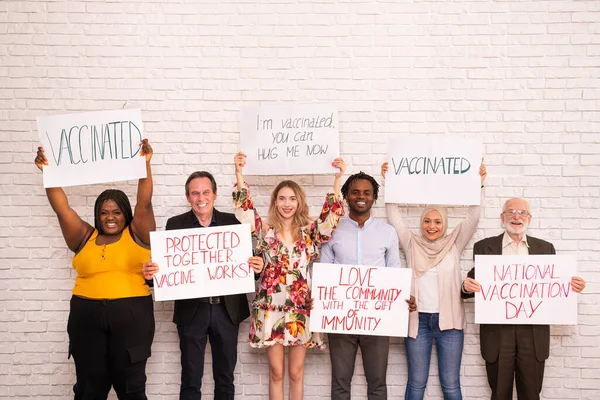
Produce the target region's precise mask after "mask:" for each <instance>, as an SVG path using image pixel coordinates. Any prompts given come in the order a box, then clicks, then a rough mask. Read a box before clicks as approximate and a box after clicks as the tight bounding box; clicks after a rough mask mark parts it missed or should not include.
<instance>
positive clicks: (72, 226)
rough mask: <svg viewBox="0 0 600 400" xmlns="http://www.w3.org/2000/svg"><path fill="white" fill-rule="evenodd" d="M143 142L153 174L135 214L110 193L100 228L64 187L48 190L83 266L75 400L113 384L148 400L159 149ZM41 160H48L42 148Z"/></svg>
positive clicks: (73, 344) (76, 303)
mask: <svg viewBox="0 0 600 400" xmlns="http://www.w3.org/2000/svg"><path fill="white" fill-rule="evenodd" d="M140 145H141V146H142V149H141V151H140V156H142V157H145V158H146V173H147V176H146V178H143V179H140V180H139V182H138V189H137V203H136V205H135V212H132V209H131V205H130V203H129V199H128V198H127V195H126V194H125V193H123V192H122V191H120V190H115V189H109V190H105V191H104V192H102V193H101V194H100V196H98V198H97V199H96V203H95V205H94V226H91V225H90V224H88V223H87V222H85V221H83V220H82V219H81V218H80V217H79V215H78V214H77V213H76V212H75V210H73V209H72V208H71V207H70V206H69V202H68V200H67V196H66V194H65V192H64V190H63V189H62V188H60V187H55V188H47V189H46V195H47V196H48V201H49V202H50V205H51V206H52V209H53V210H54V212H55V213H56V215H57V217H58V222H59V224H60V228H61V230H62V233H63V236H64V238H65V241H66V243H67V246H68V247H69V249H70V250H71V251H73V253H75V256H74V257H73V268H74V269H75V270H76V271H77V277H76V278H75V287H74V288H73V296H72V297H71V307H70V312H69V321H68V323H67V332H68V334H69V354H70V355H72V356H73V360H74V361H75V373H76V375H77V381H76V383H75V385H74V386H73V391H74V392H75V399H76V400H78V399H106V398H107V396H108V392H109V391H110V389H111V387H113V388H114V389H115V392H116V393H117V397H118V398H119V399H120V400H145V399H146V398H147V397H146V362H147V360H148V357H150V347H151V346H152V339H153V338H154V312H153V302H152V296H151V295H150V288H149V287H148V285H147V284H146V281H145V280H144V277H143V275H142V265H143V264H144V263H145V262H147V261H149V260H150V250H149V248H150V231H153V230H155V229H156V223H155V221H154V211H153V209H152V202H151V200H152V190H153V187H152V171H151V169H150V159H151V158H152V147H150V144H149V143H148V140H147V139H144V140H143V141H142V142H141V143H140ZM35 165H36V166H37V167H38V168H39V169H40V170H43V168H44V165H48V161H47V159H46V156H45V155H44V149H43V148H41V147H39V148H38V152H37V157H36V158H35Z"/></svg>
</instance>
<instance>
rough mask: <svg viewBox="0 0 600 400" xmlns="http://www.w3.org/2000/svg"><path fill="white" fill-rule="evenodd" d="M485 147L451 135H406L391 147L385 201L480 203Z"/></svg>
mask: <svg viewBox="0 0 600 400" xmlns="http://www.w3.org/2000/svg"><path fill="white" fill-rule="evenodd" d="M482 153H483V144H482V143H481V141H479V140H478V139H468V138H464V137H455V136H449V135H403V136H398V137H394V138H393V139H392V140H391V141H390V143H389V147H388V157H387V161H388V167H389V169H388V172H387V174H386V176H385V202H386V203H402V204H447V205H476V204H480V201H481V200H480V198H481V189H480V188H481V177H480V176H479V167H480V166H481V157H482Z"/></svg>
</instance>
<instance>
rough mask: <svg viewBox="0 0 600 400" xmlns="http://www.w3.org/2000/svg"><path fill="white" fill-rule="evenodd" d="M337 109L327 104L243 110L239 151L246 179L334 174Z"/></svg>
mask: <svg viewBox="0 0 600 400" xmlns="http://www.w3.org/2000/svg"><path fill="white" fill-rule="evenodd" d="M338 125H339V122H338V112H337V108H335V107H333V106H331V105H327V104H306V105H297V104H294V105H271V106H260V107H257V106H254V107H243V108H242V109H241V111H240V132H241V150H242V151H243V152H244V153H246V155H247V156H248V157H247V159H246V163H247V164H246V166H245V167H244V173H246V174H249V175H300V174H324V173H331V172H335V171H336V169H335V168H333V167H332V166H331V163H332V162H333V160H334V159H335V158H336V157H338V156H339V153H340V149H339V147H340V145H339V132H338Z"/></svg>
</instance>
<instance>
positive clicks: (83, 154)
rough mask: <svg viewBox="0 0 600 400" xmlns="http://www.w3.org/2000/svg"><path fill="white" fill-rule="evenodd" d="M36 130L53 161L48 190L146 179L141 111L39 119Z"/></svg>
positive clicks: (46, 182) (47, 178)
mask: <svg viewBox="0 0 600 400" xmlns="http://www.w3.org/2000/svg"><path fill="white" fill-rule="evenodd" d="M37 126H38V135H39V138H40V142H41V143H42V146H43V147H44V152H45V155H46V158H47V159H48V165H46V166H44V187H46V188H48V187H64V186H77V185H87V184H94V183H105V182H115V181H125V180H131V179H140V178H145V177H146V160H145V158H144V157H142V156H140V149H141V146H139V144H140V142H141V141H142V139H143V138H144V131H143V127H142V115H141V112H140V110H114V111H95V112H87V113H81V114H68V115H52V116H47V117H38V118H37Z"/></svg>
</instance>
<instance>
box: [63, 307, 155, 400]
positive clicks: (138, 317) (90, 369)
mask: <svg viewBox="0 0 600 400" xmlns="http://www.w3.org/2000/svg"><path fill="white" fill-rule="evenodd" d="M67 332H68V333H69V353H70V354H71V355H72V356H73V360H74V361H75V372H76V374H77V383H75V385H74V386H73V392H75V400H104V399H106V398H107V396H108V392H109V391H110V388H111V386H112V387H114V389H115V392H116V393H117V397H118V398H119V399H120V400H145V399H146V398H147V397H146V362H147V360H148V357H150V348H151V346H152V339H153V338H154V312H153V302H152V296H144V297H129V298H125V299H117V300H92V299H85V298H81V297H77V296H73V297H72V298H71V311H70V313H69V322H68V325H67Z"/></svg>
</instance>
